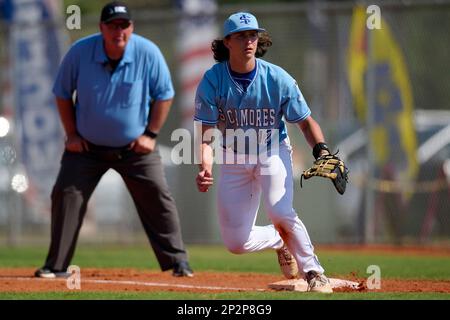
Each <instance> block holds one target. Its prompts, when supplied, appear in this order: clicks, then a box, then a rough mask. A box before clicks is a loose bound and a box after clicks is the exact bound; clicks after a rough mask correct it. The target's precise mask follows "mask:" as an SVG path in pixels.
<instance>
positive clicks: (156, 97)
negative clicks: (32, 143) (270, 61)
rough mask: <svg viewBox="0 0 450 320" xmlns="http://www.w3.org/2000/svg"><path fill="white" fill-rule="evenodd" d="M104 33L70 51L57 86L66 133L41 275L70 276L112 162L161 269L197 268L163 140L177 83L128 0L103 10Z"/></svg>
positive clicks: (178, 272) (180, 272)
mask: <svg viewBox="0 0 450 320" xmlns="http://www.w3.org/2000/svg"><path fill="white" fill-rule="evenodd" d="M100 31H101V33H98V34H94V35H91V36H88V37H86V38H83V39H80V40H79V41H77V42H76V43H75V44H73V46H72V47H71V48H70V50H69V51H68V52H67V54H66V56H65V57H64V59H63V61H62V64H61V66H60V69H59V72H58V75H57V78H56V81H55V84H54V87H53V93H54V94H55V96H56V102H57V105H58V110H59V114H60V118H61V121H62V124H63V127H64V130H65V132H66V135H67V140H66V143H65V151H64V154H63V156H62V160H61V168H60V172H59V175H58V178H57V180H56V183H55V185H54V187H53V191H52V195H51V199H52V209H51V210H52V218H51V243H50V248H49V252H48V256H47V260H46V262H45V265H44V267H42V268H41V269H39V270H37V271H36V272H35V276H36V277H42V278H54V277H58V276H61V277H62V276H67V273H66V270H67V267H68V266H69V264H70V261H71V259H72V257H73V255H74V251H75V245H76V242H77V238H78V235H79V231H80V228H81V224H82V221H83V218H84V216H85V213H86V208H87V204H88V200H89V198H90V196H91V195H92V193H93V191H94V189H95V187H96V186H97V184H98V182H99V180H100V178H101V177H102V176H103V174H104V173H105V172H106V171H107V170H108V169H110V168H112V169H114V170H116V171H117V172H118V173H119V174H120V175H121V176H122V178H123V180H124V181H125V184H126V186H127V188H128V190H129V191H130V193H131V196H132V198H133V201H134V203H135V205H136V208H137V211H138V213H139V217H140V219H141V222H142V224H143V226H144V229H145V232H146V234H147V236H148V239H149V241H150V244H151V246H152V247H153V250H154V252H155V255H156V258H157V259H158V262H159V264H160V267H161V270H163V271H165V270H169V269H173V275H174V276H189V277H191V276H193V272H192V270H191V268H190V267H189V264H188V260H187V253H186V250H185V248H184V244H183V240H182V237H181V230H180V223H179V218H178V212H177V209H176V206H175V202H174V199H173V198H172V195H171V194H170V192H169V189H168V185H167V182H166V178H165V175H164V168H163V165H162V163H161V157H160V155H159V152H158V147H157V146H156V139H157V136H158V132H159V131H160V129H161V127H162V126H163V124H164V122H165V121H166V118H167V116H168V113H169V109H170V106H171V104H172V99H173V97H174V89H173V85H172V81H171V77H170V73H169V69H168V67H167V64H166V62H165V59H164V57H163V56H162V54H161V52H160V50H159V48H158V47H157V46H156V45H155V44H154V43H153V42H151V41H150V40H147V39H145V38H143V37H141V36H139V35H137V34H133V21H132V20H131V16H130V12H129V9H128V7H127V6H126V4H124V3H121V2H111V3H109V4H107V5H106V6H105V7H104V8H103V9H102V13H101V18H100Z"/></svg>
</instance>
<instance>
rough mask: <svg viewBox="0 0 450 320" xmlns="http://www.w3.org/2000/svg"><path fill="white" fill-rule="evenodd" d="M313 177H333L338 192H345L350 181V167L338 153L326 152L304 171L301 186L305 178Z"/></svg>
mask: <svg viewBox="0 0 450 320" xmlns="http://www.w3.org/2000/svg"><path fill="white" fill-rule="evenodd" d="M311 177H323V178H329V179H331V181H332V182H333V185H334V187H335V188H336V190H337V192H339V193H340V194H344V192H345V188H346V186H347V182H348V168H347V167H346V166H345V164H344V161H342V160H341V159H340V158H339V157H338V156H337V155H336V154H330V153H329V152H326V153H324V154H323V155H321V156H320V157H319V158H317V160H316V161H314V164H313V166H312V167H311V168H309V169H307V170H305V171H303V173H302V176H301V178H300V186H302V180H303V178H305V180H306V179H309V178H311Z"/></svg>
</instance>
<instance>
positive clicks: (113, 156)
mask: <svg viewBox="0 0 450 320" xmlns="http://www.w3.org/2000/svg"><path fill="white" fill-rule="evenodd" d="M87 144H88V147H89V151H88V153H89V154H90V155H91V156H93V157H95V158H97V159H100V160H104V161H117V160H121V159H123V158H125V157H126V156H129V155H130V154H132V153H133V150H132V149H131V144H128V145H126V146H123V147H108V146H99V145H96V144H93V143H91V142H89V141H87Z"/></svg>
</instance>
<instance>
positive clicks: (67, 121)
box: [56, 97, 77, 137]
mask: <svg viewBox="0 0 450 320" xmlns="http://www.w3.org/2000/svg"><path fill="white" fill-rule="evenodd" d="M56 105H57V106H58V112H59V117H60V119H61V122H62V125H63V127H64V131H65V132H66V135H67V136H68V137H69V136H72V135H75V134H77V124H76V120H75V108H74V106H73V101H72V100H71V99H69V100H66V99H61V98H58V97H57V98H56Z"/></svg>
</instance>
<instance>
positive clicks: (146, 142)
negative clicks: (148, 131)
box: [130, 135, 156, 154]
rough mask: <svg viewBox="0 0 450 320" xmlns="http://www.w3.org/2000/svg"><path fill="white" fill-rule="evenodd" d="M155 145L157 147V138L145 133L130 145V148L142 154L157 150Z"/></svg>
mask: <svg viewBox="0 0 450 320" xmlns="http://www.w3.org/2000/svg"><path fill="white" fill-rule="evenodd" d="M155 147H156V139H152V138H150V137H148V136H145V135H142V136H139V137H138V138H137V139H136V140H134V141H133V142H132V143H131V145H130V148H131V149H132V150H134V152H136V153H140V154H147V153H150V152H153V150H155Z"/></svg>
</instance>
